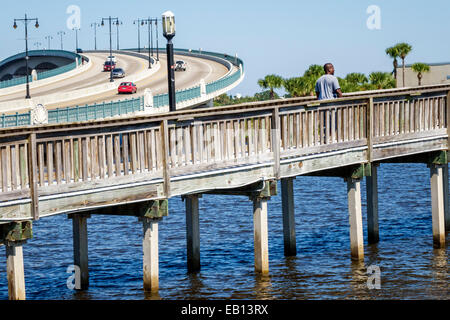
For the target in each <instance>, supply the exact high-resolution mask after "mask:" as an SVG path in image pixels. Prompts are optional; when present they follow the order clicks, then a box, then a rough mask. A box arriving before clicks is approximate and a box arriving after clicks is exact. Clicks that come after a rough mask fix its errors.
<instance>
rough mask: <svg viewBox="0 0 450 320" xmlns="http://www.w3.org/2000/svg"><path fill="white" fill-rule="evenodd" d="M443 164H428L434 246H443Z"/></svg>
mask: <svg viewBox="0 0 450 320" xmlns="http://www.w3.org/2000/svg"><path fill="white" fill-rule="evenodd" d="M443 171H444V168H443V165H440V164H431V165H430V185H431V211H432V224H433V245H434V247H436V248H443V247H444V246H445V213H444V211H445V210H444V203H445V201H444V184H443V176H444V173H443Z"/></svg>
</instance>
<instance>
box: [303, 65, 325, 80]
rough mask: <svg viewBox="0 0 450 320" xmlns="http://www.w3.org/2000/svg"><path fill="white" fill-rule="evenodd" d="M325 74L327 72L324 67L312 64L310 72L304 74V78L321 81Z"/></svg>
mask: <svg viewBox="0 0 450 320" xmlns="http://www.w3.org/2000/svg"><path fill="white" fill-rule="evenodd" d="M324 74H325V70H324V69H323V66H319V65H318V64H312V65H310V66H309V68H308V70H306V71H305V73H304V74H303V76H304V77H312V78H316V80H317V79H319V78H320V77H321V76H323V75H324Z"/></svg>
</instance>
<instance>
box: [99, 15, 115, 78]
mask: <svg viewBox="0 0 450 320" xmlns="http://www.w3.org/2000/svg"><path fill="white" fill-rule="evenodd" d="M105 20H106V21H108V22H109V55H110V56H112V31H111V26H112V24H113V22H116V23H117V22H118V21H119V18H111V16H109V17H108V18H102V23H101V25H102V27H103V26H105ZM112 72H113V70H112V66H111V71H110V74H109V81H110V82H114V79H113V76H112Z"/></svg>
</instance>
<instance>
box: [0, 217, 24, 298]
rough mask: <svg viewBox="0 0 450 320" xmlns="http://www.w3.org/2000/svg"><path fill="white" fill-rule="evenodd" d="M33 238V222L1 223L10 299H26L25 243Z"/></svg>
mask: <svg viewBox="0 0 450 320" xmlns="http://www.w3.org/2000/svg"><path fill="white" fill-rule="evenodd" d="M31 238H32V227H31V222H29V221H28V222H13V223H9V224H5V225H0V240H1V242H3V243H4V244H5V246H6V274H7V278H8V297H9V300H25V299H26V292H25V270H24V266H23V245H24V244H25V243H26V240H28V239H31Z"/></svg>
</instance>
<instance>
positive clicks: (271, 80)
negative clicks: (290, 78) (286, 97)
mask: <svg viewBox="0 0 450 320" xmlns="http://www.w3.org/2000/svg"><path fill="white" fill-rule="evenodd" d="M258 85H259V86H260V87H261V88H263V89H269V90H270V98H271V99H274V98H275V92H274V89H278V88H281V86H282V85H283V78H281V77H280V76H277V75H275V74H270V75H267V76H265V78H264V79H259V80H258Z"/></svg>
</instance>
